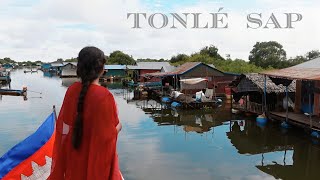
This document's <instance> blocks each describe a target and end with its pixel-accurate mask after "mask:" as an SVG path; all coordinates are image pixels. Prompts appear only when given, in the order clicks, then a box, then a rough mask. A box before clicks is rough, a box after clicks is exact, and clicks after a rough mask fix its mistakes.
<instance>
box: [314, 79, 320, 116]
mask: <svg viewBox="0 0 320 180" xmlns="http://www.w3.org/2000/svg"><path fill="white" fill-rule="evenodd" d="M315 88H319V81H315ZM319 100H320V94H319V93H318V92H314V100H313V101H314V102H313V114H314V115H316V116H318V117H319V113H320V109H319V104H320V102H319Z"/></svg>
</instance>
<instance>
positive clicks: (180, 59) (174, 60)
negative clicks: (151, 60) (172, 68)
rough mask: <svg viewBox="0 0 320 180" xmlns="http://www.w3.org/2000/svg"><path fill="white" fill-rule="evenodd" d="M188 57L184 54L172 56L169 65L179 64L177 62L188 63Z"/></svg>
mask: <svg viewBox="0 0 320 180" xmlns="http://www.w3.org/2000/svg"><path fill="white" fill-rule="evenodd" d="M188 59H189V56H188V55H186V54H178V55H176V56H172V58H171V59H170V63H176V64H179V62H186V61H188Z"/></svg>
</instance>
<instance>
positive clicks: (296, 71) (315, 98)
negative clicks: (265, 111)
mask: <svg viewBox="0 0 320 180" xmlns="http://www.w3.org/2000/svg"><path fill="white" fill-rule="evenodd" d="M319 69H320V58H316V59H313V60H310V61H307V62H305V63H302V64H299V65H296V66H293V67H289V68H285V69H280V70H271V71H266V72H263V73H262V74H263V75H266V76H268V77H270V78H271V79H272V81H273V82H274V83H275V84H282V85H284V86H288V84H290V83H291V82H292V81H294V80H296V81H297V82H296V92H295V106H294V112H277V111H272V112H270V116H271V118H274V119H279V120H286V121H288V122H291V123H292V124H296V125H299V126H303V127H306V126H307V127H309V128H310V129H317V130H320V70H319Z"/></svg>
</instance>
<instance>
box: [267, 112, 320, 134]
mask: <svg viewBox="0 0 320 180" xmlns="http://www.w3.org/2000/svg"><path fill="white" fill-rule="evenodd" d="M269 117H270V118H272V119H275V120H280V121H285V120H286V112H274V111H272V112H270V113H269ZM288 122H289V123H291V124H294V125H297V126H300V127H303V128H305V127H306V128H310V127H311V129H314V130H320V118H319V117H315V116H312V117H311V121H310V117H309V116H306V115H304V114H299V113H293V112H289V113H288Z"/></svg>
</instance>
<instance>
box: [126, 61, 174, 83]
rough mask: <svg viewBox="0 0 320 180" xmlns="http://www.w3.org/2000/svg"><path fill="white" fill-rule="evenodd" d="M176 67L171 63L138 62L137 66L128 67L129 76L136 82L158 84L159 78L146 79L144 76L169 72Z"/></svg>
mask: <svg viewBox="0 0 320 180" xmlns="http://www.w3.org/2000/svg"><path fill="white" fill-rule="evenodd" d="M173 68H174V67H173V66H171V65H170V63H169V62H137V65H135V66H127V69H128V75H129V76H130V77H131V78H132V79H133V80H134V81H135V82H156V81H160V79H159V78H146V77H145V76H144V75H145V74H149V73H156V72H168V71H171V70H172V69H173Z"/></svg>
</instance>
